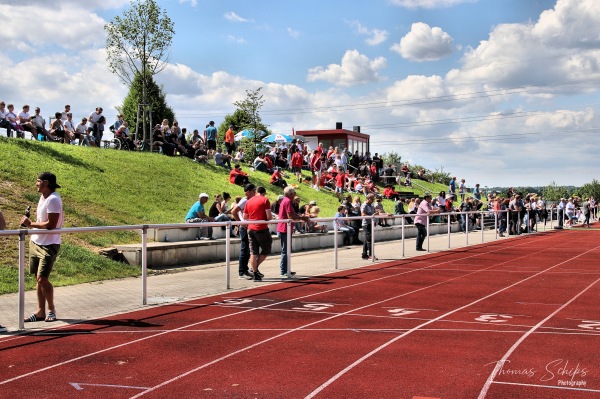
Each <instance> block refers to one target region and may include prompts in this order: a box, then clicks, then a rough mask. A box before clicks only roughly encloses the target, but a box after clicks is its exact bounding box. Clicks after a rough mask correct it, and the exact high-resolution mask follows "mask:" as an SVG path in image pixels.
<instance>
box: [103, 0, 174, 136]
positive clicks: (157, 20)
mask: <svg viewBox="0 0 600 399" xmlns="http://www.w3.org/2000/svg"><path fill="white" fill-rule="evenodd" d="M130 5H131V8H129V9H127V10H125V11H124V13H123V17H120V16H116V17H114V18H113V20H112V21H111V22H109V23H107V24H106V25H104V30H105V31H106V33H107V37H106V59H107V61H108V69H109V70H110V71H111V72H112V73H114V74H115V75H117V76H118V77H119V78H120V79H121V81H122V82H123V83H124V84H126V85H129V86H131V85H133V83H134V80H135V79H136V77H138V76H141V77H142V78H143V79H142V96H141V105H142V107H143V110H144V115H145V113H146V110H147V108H146V107H147V95H146V94H147V93H146V89H147V87H148V84H149V81H148V78H151V77H153V76H154V75H156V74H157V73H159V72H161V71H162V70H163V69H164V68H165V67H166V66H167V64H168V61H169V55H170V54H169V49H170V47H171V42H172V40H173V35H174V34H175V31H174V29H173V26H174V24H173V21H171V19H170V18H169V16H168V15H167V13H166V11H164V10H162V9H161V8H160V7H159V6H158V5H157V4H156V2H155V1H154V0H131V3H130ZM142 119H143V120H144V121H145V120H146V118H145V117H144V118H142ZM143 130H144V139H145V138H146V129H145V124H144V129H143Z"/></svg>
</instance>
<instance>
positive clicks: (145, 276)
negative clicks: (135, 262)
mask: <svg viewBox="0 0 600 399" xmlns="http://www.w3.org/2000/svg"><path fill="white" fill-rule="evenodd" d="M147 304H148V226H143V227H142V305H147Z"/></svg>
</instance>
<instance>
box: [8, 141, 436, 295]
mask: <svg viewBox="0 0 600 399" xmlns="http://www.w3.org/2000/svg"><path fill="white" fill-rule="evenodd" d="M244 170H246V171H247V172H249V174H250V181H251V182H252V183H254V184H256V185H262V186H265V187H266V188H267V195H268V197H269V198H270V199H271V200H272V201H274V200H275V199H276V198H277V196H278V195H279V194H282V193H283V190H282V189H280V188H278V187H274V186H271V185H270V184H269V178H270V176H269V175H268V174H266V173H261V172H252V171H250V170H249V168H248V167H247V166H244ZM43 171H51V172H53V173H54V174H56V175H57V178H58V183H59V184H60V185H61V186H62V188H60V189H58V192H59V193H60V195H61V197H62V199H63V206H64V210H65V223H64V227H87V226H114V225H131V224H142V223H149V224H155V223H180V222H183V220H184V218H185V215H186V214H187V211H188V210H189V208H190V206H191V205H192V204H193V203H194V202H195V201H196V200H197V199H198V194H199V193H201V192H207V193H209V194H210V195H211V196H213V195H215V194H217V193H221V192H223V191H226V192H229V193H230V194H231V196H232V198H235V197H236V196H237V195H243V194H244V193H243V189H242V188H241V187H239V186H236V185H233V184H231V183H229V173H228V172H227V171H226V170H224V169H223V168H219V167H217V166H215V165H214V164H212V163H211V164H207V165H199V164H197V163H195V162H192V161H191V160H190V159H187V158H183V157H166V156H164V155H159V154H156V153H139V152H127V151H115V150H112V149H98V148H90V147H80V146H72V145H64V144H56V143H40V142H36V141H31V140H17V139H7V138H4V137H0V209H1V210H2V211H3V213H4V215H5V218H6V220H7V229H11V230H14V229H18V228H19V226H18V224H19V220H20V215H21V214H22V213H23V211H24V209H25V207H26V206H27V205H32V208H33V211H35V207H36V204H37V201H38V199H39V194H38V193H37V191H36V188H35V180H36V178H37V175H38V174H39V173H41V172H43ZM288 174H289V173H288ZM289 175H290V177H289V178H288V179H287V180H288V183H290V184H294V183H296V182H295V178H294V177H293V175H291V174H289ZM305 176H309V174H308V172H305ZM420 183H422V184H423V185H424V186H426V187H427V188H431V192H432V193H434V194H435V193H437V192H439V191H440V190H443V189H445V187H444V186H443V185H439V184H438V185H431V184H430V183H425V182H420ZM402 190H403V191H414V192H415V193H416V194H419V195H422V194H424V192H422V191H421V190H420V189H418V188H402ZM296 191H297V194H298V195H299V196H300V198H301V199H302V203H307V202H309V201H310V200H316V201H317V204H318V205H319V207H320V208H321V216H322V217H331V216H333V215H334V214H335V212H336V211H337V206H338V204H339V202H338V200H337V198H335V196H334V194H333V193H331V192H328V191H325V190H321V191H320V192H316V191H314V190H312V189H311V188H310V187H309V186H308V185H306V184H301V185H300V186H299V187H298V189H297V190H296ZM209 203H211V202H209ZM384 207H385V209H386V211H388V212H390V213H392V212H393V202H392V201H389V200H385V201H384ZM32 213H34V212H32ZM63 242H64V245H63V248H62V249H61V254H60V257H59V260H58V261H57V264H56V266H55V268H56V269H55V271H54V272H53V276H52V277H53V279H52V281H53V282H54V283H55V284H56V285H66V284H77V283H83V282H90V281H98V280H103V279H113V278H121V277H127V276H132V275H137V274H139V272H140V271H139V270H138V268H137V267H135V266H128V265H124V264H122V263H117V262H113V261H110V260H107V259H106V258H104V257H102V256H100V255H98V254H97V251H98V250H99V249H101V248H105V247H110V246H114V245H115V244H122V243H134V242H140V237H139V235H138V234H137V233H135V232H107V233H86V234H82V233H79V234H65V235H63ZM17 251H18V246H17V239H16V238H15V237H11V238H8V237H0V277H1V280H2V283H0V293H6V292H15V291H16V289H17V288H16V287H17V273H16V269H15V268H16V265H17V264H18V252H17ZM28 278H30V277H28ZM28 281H29V283H28V287H31V286H32V284H33V280H28Z"/></svg>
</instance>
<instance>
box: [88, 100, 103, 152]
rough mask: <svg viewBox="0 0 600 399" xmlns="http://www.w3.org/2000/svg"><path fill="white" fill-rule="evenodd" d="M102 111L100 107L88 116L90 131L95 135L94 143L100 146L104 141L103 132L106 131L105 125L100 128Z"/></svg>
mask: <svg viewBox="0 0 600 399" xmlns="http://www.w3.org/2000/svg"><path fill="white" fill-rule="evenodd" d="M102 111H103V110H102V107H98V108H96V110H95V111H94V112H92V113H91V114H90V116H88V132H89V133H91V134H92V136H94V143H96V145H97V146H98V147H100V143H101V142H102V133H103V131H104V126H102V130H100V127H101V126H100V125H102V123H101V118H103V116H102Z"/></svg>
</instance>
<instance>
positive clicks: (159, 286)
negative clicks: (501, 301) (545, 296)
mask: <svg viewBox="0 0 600 399" xmlns="http://www.w3.org/2000/svg"><path fill="white" fill-rule="evenodd" d="M546 229H547V230H549V229H550V225H549V224H548V226H547V228H546ZM542 230H543V226H542V227H540V231H542ZM274 239H277V237H274ZM468 239H469V245H476V244H480V243H481V242H482V239H481V231H474V232H470V233H469V235H468ZM503 239H504V240H505V239H509V238H508V237H506V238H500V237H498V240H503ZM429 240H430V242H429V245H430V252H431V253H435V252H441V251H446V250H448V236H447V235H437V236H431V237H429ZM466 240H467V235H465V234H463V233H452V234H451V235H450V241H451V248H452V249H456V248H460V247H464V246H466ZM495 240H496V234H495V232H494V230H486V231H485V232H484V242H493V241H495ZM404 248H405V257H404V258H402V242H401V241H386V242H381V243H375V255H376V256H377V257H378V258H379V260H378V261H377V263H381V262H386V261H394V260H401V259H406V258H411V257H415V256H421V255H424V254H427V252H417V251H416V250H415V239H414V238H412V239H406V240H405V244H404ZM424 248H427V240H426V241H425V243H424ZM361 252H362V247H361V246H356V245H355V246H351V247H340V248H338V269H339V270H344V269H346V270H347V269H352V268H358V267H361V266H366V265H369V264H371V263H372V261H370V260H363V259H361ZM237 267H238V262H237V259H232V260H231V266H230V270H231V279H230V289H227V288H226V268H225V262H220V263H213V264H203V265H198V266H185V267H180V268H173V269H169V270H161V271H158V272H155V274H153V275H151V276H149V277H148V305H146V306H152V305H161V304H165V303H173V302H179V301H184V300H189V299H192V298H198V297H204V296H210V295H215V294H223V293H230V294H231V297H232V298H233V297H236V296H240V295H243V293H241V292H240V290H244V289H247V288H252V287H256V286H260V285H265V284H273V283H281V282H285V281H291V280H286V279H283V278H280V277H279V255H278V254H274V255H272V256H270V257H269V258H267V260H266V261H265V262H264V263H263V264H262V265H261V267H260V270H261V272H262V273H264V275H265V278H264V279H263V282H261V283H255V282H253V281H250V280H239V279H238V273H237ZM292 270H293V271H295V272H296V273H297V277H298V278H302V277H310V276H318V275H323V274H328V273H333V272H335V271H336V270H335V269H334V251H333V249H323V250H316V251H310V252H298V253H292ZM54 297H55V302H56V311H57V316H58V318H59V320H58V321H56V322H54V323H45V322H36V323H26V324H25V329H26V331H39V330H43V329H46V328H55V327H59V326H63V325H68V324H74V323H77V322H81V321H85V320H91V319H97V318H102V317H106V316H110V315H115V314H121V313H125V312H130V311H133V310H138V309H142V308H144V307H145V306H144V305H142V279H141V278H140V277H138V278H127V279H121V280H109V281H100V282H95V283H87V284H79V285H73V286H67V287H56V288H55V289H54ZM36 303H37V300H36V295H35V291H27V292H25V317H27V316H28V315H29V314H30V313H32V312H33V311H35V309H36V307H37V305H36ZM17 317H18V294H6V295H0V324H2V325H4V326H5V327H6V328H7V329H8V333H0V339H2V338H3V337H6V336H10V335H11V334H14V333H18V331H17V328H18V319H17Z"/></svg>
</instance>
